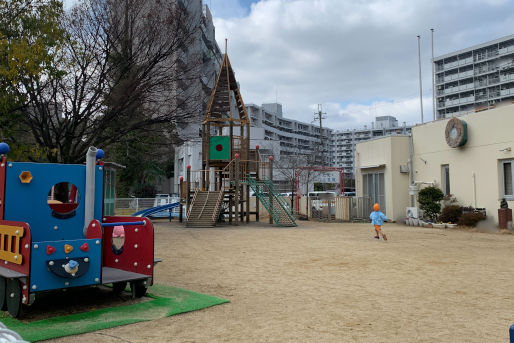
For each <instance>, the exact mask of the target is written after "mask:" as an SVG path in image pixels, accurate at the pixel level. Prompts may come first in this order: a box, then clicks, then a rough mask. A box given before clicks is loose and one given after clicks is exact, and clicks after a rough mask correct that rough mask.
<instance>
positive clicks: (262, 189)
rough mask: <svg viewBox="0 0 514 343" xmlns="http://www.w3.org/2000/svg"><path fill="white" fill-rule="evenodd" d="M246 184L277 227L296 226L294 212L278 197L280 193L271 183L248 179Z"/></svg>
mask: <svg viewBox="0 0 514 343" xmlns="http://www.w3.org/2000/svg"><path fill="white" fill-rule="evenodd" d="M246 182H248V184H249V185H250V188H251V189H252V190H253V191H254V193H255V195H256V196H257V198H259V201H260V202H261V203H262V204H263V205H264V207H265V208H266V210H267V211H268V213H269V214H270V215H271V217H272V218H273V220H274V221H275V223H276V224H277V225H278V226H298V225H297V224H296V221H295V219H294V218H295V214H294V211H293V210H292V209H291V208H290V207H289V206H287V203H286V202H285V201H284V200H283V199H282V198H281V197H280V196H279V194H280V192H279V191H278V190H277V189H276V187H275V185H274V184H273V181H271V180H269V179H266V180H256V179H255V178H252V177H248V178H247V179H246Z"/></svg>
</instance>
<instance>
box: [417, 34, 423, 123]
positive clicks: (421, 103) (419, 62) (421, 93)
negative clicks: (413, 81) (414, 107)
mask: <svg viewBox="0 0 514 343" xmlns="http://www.w3.org/2000/svg"><path fill="white" fill-rule="evenodd" d="M420 40H421V37H420V36H419V35H418V67H419V103H420V107H421V124H423V86H422V83H421V46H420V44H421V43H420Z"/></svg>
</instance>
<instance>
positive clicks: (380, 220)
mask: <svg viewBox="0 0 514 343" xmlns="http://www.w3.org/2000/svg"><path fill="white" fill-rule="evenodd" d="M369 219H371V225H373V226H374V227H375V232H376V236H375V238H376V239H380V236H379V234H380V235H382V238H383V239H384V241H387V236H386V234H385V233H383V232H382V225H384V222H387V221H389V219H387V217H386V215H385V214H384V213H382V212H380V205H379V204H375V205H373V212H371V214H370V215H369Z"/></svg>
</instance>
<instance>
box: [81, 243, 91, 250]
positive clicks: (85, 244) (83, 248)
mask: <svg viewBox="0 0 514 343" xmlns="http://www.w3.org/2000/svg"><path fill="white" fill-rule="evenodd" d="M80 250H82V251H89V245H88V244H87V243H84V244H82V245H81V246H80Z"/></svg>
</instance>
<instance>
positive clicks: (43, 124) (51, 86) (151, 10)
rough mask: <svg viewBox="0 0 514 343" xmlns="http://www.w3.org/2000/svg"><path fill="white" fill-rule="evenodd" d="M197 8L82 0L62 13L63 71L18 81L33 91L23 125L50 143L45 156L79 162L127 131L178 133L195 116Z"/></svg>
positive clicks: (164, 2)
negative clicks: (89, 149)
mask: <svg viewBox="0 0 514 343" xmlns="http://www.w3.org/2000/svg"><path fill="white" fill-rule="evenodd" d="M186 3H191V4H193V3H194V2H186ZM192 13H195V11H192V10H191V8H189V7H188V5H184V2H182V1H176V0H153V1H147V0H125V1H116V0H83V1H81V2H80V3H78V4H77V5H76V6H75V7H73V8H72V9H71V10H70V11H69V12H68V13H67V14H66V15H65V17H64V18H63V20H62V27H63V29H64V30H66V32H67V35H66V39H65V42H64V45H63V47H62V48H61V50H60V51H59V53H57V54H56V57H55V60H54V68H56V69H58V70H59V71H60V73H57V75H58V76H57V77H51V78H48V77H39V78H38V77H34V78H29V79H27V80H25V81H24V83H23V87H21V88H20V91H21V92H26V93H27V95H28V98H29V104H28V106H27V107H26V109H27V110H26V115H25V116H24V118H23V124H24V125H25V127H26V128H28V130H29V131H30V133H31V134H32V136H33V139H34V141H35V143H37V144H38V145H40V146H44V147H48V148H50V150H49V151H50V153H49V154H48V160H50V161H56V162H65V163H75V162H80V161H82V159H83V156H84V155H85V152H86V151H87V148H88V147H89V146H91V145H95V146H101V147H104V148H105V147H107V146H110V145H113V144H116V143H118V142H120V141H123V140H126V138H127V136H130V135H136V136H139V135H152V134H155V133H156V132H158V133H162V132H164V133H165V134H166V135H167V136H168V137H173V133H174V132H175V128H176V126H177V124H179V123H182V122H185V121H187V120H188V118H190V117H192V116H196V115H198V113H199V112H200V111H201V103H202V102H201V99H198V97H199V96H200V95H199V93H200V92H198V91H197V86H196V83H195V80H199V77H200V76H199V75H200V69H201V51H200V52H198V51H191V49H190V47H191V46H194V41H195V39H198V38H197V36H196V35H197V33H198V28H199V26H200V25H201V16H193V15H192ZM199 100H200V101H199ZM167 143H169V142H167Z"/></svg>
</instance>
